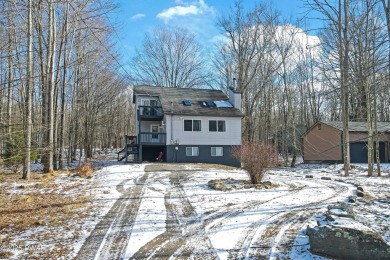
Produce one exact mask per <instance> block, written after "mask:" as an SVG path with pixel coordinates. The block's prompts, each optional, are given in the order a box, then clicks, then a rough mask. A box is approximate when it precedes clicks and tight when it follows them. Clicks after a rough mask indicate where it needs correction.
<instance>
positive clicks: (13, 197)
mask: <svg viewBox="0 0 390 260" xmlns="http://www.w3.org/2000/svg"><path fill="white" fill-rule="evenodd" d="M2 176H3V177H2V183H1V185H0V234H1V235H2V238H1V240H2V243H1V247H0V259H3V258H5V259H7V258H10V257H12V255H10V253H11V254H13V252H12V251H11V252H10V250H8V249H9V248H12V247H13V246H14V247H15V246H20V247H23V248H27V249H28V250H27V249H22V251H23V252H22V255H20V257H22V258H25V257H26V258H27V257H28V258H29V259H42V258H46V259H48V258H50V259H57V258H61V257H64V256H66V255H67V254H69V253H70V252H71V247H69V246H68V245H64V241H71V240H72V239H77V237H78V236H79V234H78V233H77V231H76V233H75V232H73V230H77V229H78V228H79V226H80V223H82V221H80V220H82V219H83V218H85V217H86V216H87V214H88V213H87V212H89V210H90V208H91V198H90V196H89V194H87V192H86V189H87V188H88V187H87V186H85V181H84V180H81V179H78V180H77V181H75V180H76V179H75V178H71V177H69V176H66V175H63V174H61V173H59V172H52V173H49V174H37V173H32V174H31V179H30V180H29V181H26V180H22V179H21V174H14V173H12V174H2ZM60 178H62V179H60ZM75 225H77V227H76V226H75ZM64 231H65V232H66V231H69V232H73V233H74V234H73V237H72V236H71V237H70V238H69V235H68V237H63V236H64V234H65V233H64ZM18 237H19V238H20V237H23V241H27V242H28V243H34V244H36V245H43V250H42V251H39V250H38V251H36V252H29V251H31V250H30V249H31V248H32V249H33V247H31V248H30V247H29V246H28V244H27V245H26V246H27V247H24V246H23V241H21V240H18ZM15 239H16V240H15ZM47 244H50V245H51V246H50V247H45V245H47ZM53 248H55V250H54V249H53ZM53 250H54V251H53ZM29 254H32V255H29ZM37 254H39V256H38V255H37Z"/></svg>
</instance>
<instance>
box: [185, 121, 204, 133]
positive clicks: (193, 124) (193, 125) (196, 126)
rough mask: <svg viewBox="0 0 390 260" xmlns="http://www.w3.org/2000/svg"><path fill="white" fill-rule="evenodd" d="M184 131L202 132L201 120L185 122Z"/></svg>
mask: <svg viewBox="0 0 390 260" xmlns="http://www.w3.org/2000/svg"><path fill="white" fill-rule="evenodd" d="M184 131H196V132H199V131H201V121H200V120H184Z"/></svg>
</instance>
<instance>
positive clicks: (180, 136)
mask: <svg viewBox="0 0 390 260" xmlns="http://www.w3.org/2000/svg"><path fill="white" fill-rule="evenodd" d="M169 119H170V118H169ZM184 120H201V121H202V131H199V132H185V131H184ZM209 120H224V121H225V126H226V131H225V132H209ZM169 121H170V120H169ZM168 125H169V130H168V128H167V143H170V140H171V139H172V140H174V141H175V140H179V143H180V145H240V144H241V118H239V117H203V116H173V122H172V126H173V133H172V134H173V136H171V131H170V123H169V124H168V118H167V126H168Z"/></svg>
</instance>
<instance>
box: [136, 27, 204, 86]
mask: <svg viewBox="0 0 390 260" xmlns="http://www.w3.org/2000/svg"><path fill="white" fill-rule="evenodd" d="M206 65H207V64H206V60H205V59H204V55H203V54H202V49H201V46H200V44H199V43H198V42H197V41H196V38H195V35H194V34H191V33H189V32H187V31H186V30H185V29H182V28H178V27H177V28H174V29H169V28H158V29H156V30H155V31H154V32H153V35H150V34H146V35H145V39H144V42H143V44H142V48H141V49H137V54H136V56H135V57H134V58H133V60H132V70H133V72H134V77H135V78H134V80H135V82H137V83H138V84H146V85H156V86H165V87H174V88H192V87H200V86H203V85H205V84H206V82H207V80H208V73H207V70H206V69H205V68H206Z"/></svg>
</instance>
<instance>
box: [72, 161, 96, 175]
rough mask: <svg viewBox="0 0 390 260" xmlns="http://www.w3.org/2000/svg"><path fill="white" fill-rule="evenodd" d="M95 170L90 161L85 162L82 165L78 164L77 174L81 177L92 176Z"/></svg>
mask: <svg viewBox="0 0 390 260" xmlns="http://www.w3.org/2000/svg"><path fill="white" fill-rule="evenodd" d="M93 172H94V168H93V167H92V165H91V164H90V163H89V162H85V163H83V164H82V165H79V166H77V168H76V174H75V176H78V177H81V178H88V179H89V178H92V173H93Z"/></svg>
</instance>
